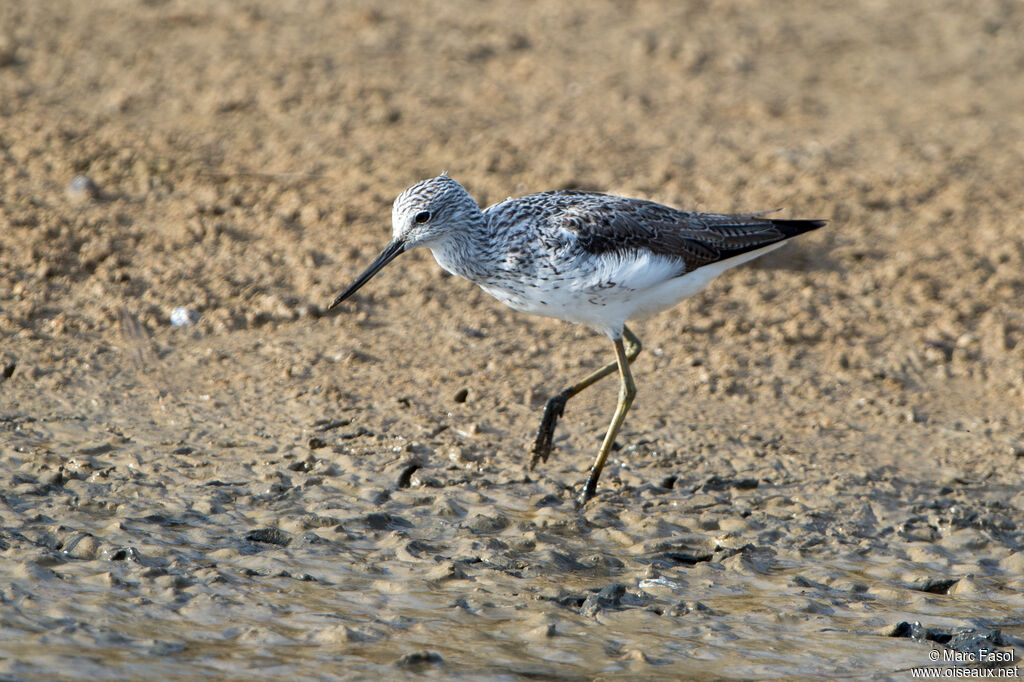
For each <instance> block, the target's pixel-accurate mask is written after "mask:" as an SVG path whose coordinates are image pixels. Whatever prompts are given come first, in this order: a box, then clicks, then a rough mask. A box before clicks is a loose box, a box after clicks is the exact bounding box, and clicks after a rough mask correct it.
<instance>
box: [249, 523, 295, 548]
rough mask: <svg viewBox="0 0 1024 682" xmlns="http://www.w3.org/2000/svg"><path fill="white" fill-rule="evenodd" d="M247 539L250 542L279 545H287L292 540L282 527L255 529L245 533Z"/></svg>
mask: <svg viewBox="0 0 1024 682" xmlns="http://www.w3.org/2000/svg"><path fill="white" fill-rule="evenodd" d="M245 539H246V540H248V541H249V542H259V543H262V544H267V545H278V546H279V547H287V546H288V545H289V544H291V541H292V539H291V537H289V535H288V533H286V532H284V531H283V530H281V529H280V528H260V529H258V530H253V531H250V532H248V533H246V534H245Z"/></svg>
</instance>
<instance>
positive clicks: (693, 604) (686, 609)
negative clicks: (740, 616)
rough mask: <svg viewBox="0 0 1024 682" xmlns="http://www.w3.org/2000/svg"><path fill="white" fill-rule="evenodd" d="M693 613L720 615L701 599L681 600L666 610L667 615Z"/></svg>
mask: <svg viewBox="0 0 1024 682" xmlns="http://www.w3.org/2000/svg"><path fill="white" fill-rule="evenodd" d="M691 613H699V614H702V615H706V616H715V615H718V614H717V612H716V611H714V610H713V609H712V608H711V607H709V606H706V605H704V604H702V603H700V602H699V601H686V600H680V601H677V602H676V603H674V604H673V605H672V606H670V607H669V608H668V609H667V610H666V611H665V615H666V616H677V617H678V616H686V615H689V614H691Z"/></svg>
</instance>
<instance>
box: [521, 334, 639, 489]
mask: <svg viewBox="0 0 1024 682" xmlns="http://www.w3.org/2000/svg"><path fill="white" fill-rule="evenodd" d="M622 336H623V338H624V339H625V342H626V345H625V352H626V359H627V360H628V361H629V362H633V360H635V359H636V356H638V355H639V354H640V351H641V350H643V344H641V343H640V339H639V338H637V336H636V334H634V333H633V332H632V331H631V330H630V329H629V327H626V326H623V327H622ZM616 367H618V364H617V361H616V362H610V363H608V364H607V365H605V366H604V367H602V368H601V369H599V370H597V371H596V372H594V373H592V374H590V375H589V376H587V377H586V378H584V379H583V380H582V381H579V382H578V383H575V384H573V385H572V386H569V387H567V388H565V389H564V390H562V391H560V392H558V393H556V394H555V395H553V396H551V397H550V398H548V402H547V404H546V405H544V416H543V417H542V418H541V421H540V428H538V429H537V438H536V440H535V441H534V443H533V456H532V457H530V469H533V468H534V467H535V466H537V462H539V461H541V460H543V461H545V462H546V461H548V455H549V454H551V446H552V443H553V441H554V436H555V424H557V423H558V418H559V417H561V416H562V413H563V412H564V411H565V404H566V403H567V402H569V398H571V397H573V396H574V395H576V394H577V393H580V392H581V391H582V390H583V389H585V388H587V387H588V386H590V385H591V384H595V383H597V382H598V381H600V380H601V379H604V378H605V377H606V376H608V375H609V374H611V373H612V372H614V371H615V369H616Z"/></svg>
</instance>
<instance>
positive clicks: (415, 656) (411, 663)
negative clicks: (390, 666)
mask: <svg viewBox="0 0 1024 682" xmlns="http://www.w3.org/2000/svg"><path fill="white" fill-rule="evenodd" d="M443 663H444V658H442V657H441V654H439V653H437V652H436V651H428V650H426V649H424V650H423V651H414V652H412V653H408V654H404V655H403V656H400V657H399V658H398V660H396V661H395V665H397V666H398V667H399V668H413V667H418V666H427V665H441V664H443Z"/></svg>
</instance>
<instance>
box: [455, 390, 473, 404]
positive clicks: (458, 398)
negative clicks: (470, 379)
mask: <svg viewBox="0 0 1024 682" xmlns="http://www.w3.org/2000/svg"><path fill="white" fill-rule="evenodd" d="M468 397H469V389H467V388H460V389H459V390H458V391H456V393H455V395H454V396H452V400H454V401H455V402H457V403H464V402H466V398H468Z"/></svg>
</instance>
